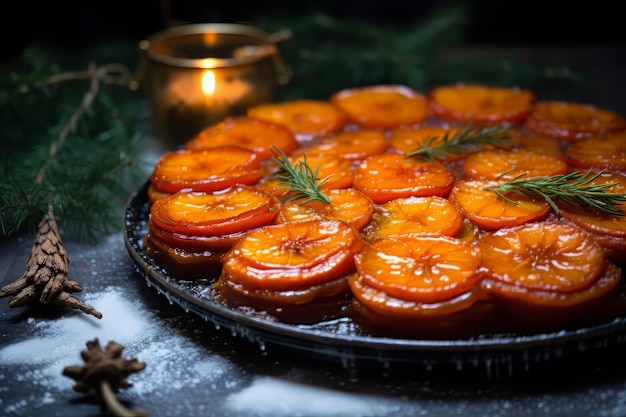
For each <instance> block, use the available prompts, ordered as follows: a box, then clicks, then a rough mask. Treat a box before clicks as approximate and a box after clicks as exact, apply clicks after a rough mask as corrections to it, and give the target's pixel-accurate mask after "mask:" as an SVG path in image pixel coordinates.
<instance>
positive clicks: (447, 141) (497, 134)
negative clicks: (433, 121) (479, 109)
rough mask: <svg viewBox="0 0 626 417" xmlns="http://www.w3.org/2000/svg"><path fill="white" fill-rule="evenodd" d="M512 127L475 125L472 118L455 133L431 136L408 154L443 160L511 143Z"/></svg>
mask: <svg viewBox="0 0 626 417" xmlns="http://www.w3.org/2000/svg"><path fill="white" fill-rule="evenodd" d="M509 130H510V128H509V127H508V126H505V125H502V124H499V125H496V126H491V127H481V126H478V127H474V125H473V123H472V121H471V120H470V121H469V122H468V123H467V124H466V125H461V126H459V128H458V129H457V131H456V133H454V134H453V135H450V134H449V131H448V132H446V133H445V134H444V135H443V137H442V138H441V140H440V141H439V140H437V139H438V138H437V137H436V136H433V137H430V138H428V139H426V140H425V141H424V143H423V144H422V145H421V146H420V147H419V148H417V149H414V150H412V151H410V152H407V156H410V157H414V156H421V157H424V158H426V159H428V160H429V161H434V160H437V159H438V160H443V159H446V158H449V157H450V156H452V155H454V154H459V153H467V152H472V151H478V150H480V149H484V147H485V146H489V145H491V146H495V147H502V146H503V145H506V144H508V143H509V140H510V135H509Z"/></svg>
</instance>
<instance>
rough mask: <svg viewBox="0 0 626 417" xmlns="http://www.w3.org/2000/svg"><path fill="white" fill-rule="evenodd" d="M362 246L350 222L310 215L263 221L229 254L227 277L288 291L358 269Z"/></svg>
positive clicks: (343, 275) (253, 286)
mask: <svg viewBox="0 0 626 417" xmlns="http://www.w3.org/2000/svg"><path fill="white" fill-rule="evenodd" d="M362 247H363V242H362V240H361V238H360V236H359V234H358V232H357V231H356V230H355V229H354V228H353V227H351V226H349V225H348V224H347V223H346V222H343V221H333V220H311V221H302V222H288V223H282V224H278V225H271V226H264V227H260V228H258V229H255V230H252V231H251V232H249V233H248V234H246V235H245V236H244V237H243V238H242V239H241V240H240V241H239V242H237V243H236V244H235V245H234V246H233V248H232V249H231V250H230V251H229V253H228V254H226V256H225V259H224V264H223V278H224V279H225V280H227V281H228V282H232V283H234V284H241V285H243V286H246V287H248V288H252V289H258V290H265V289H266V290H269V291H274V290H278V291H287V290H296V289H301V288H306V287H310V286H312V285H319V284H323V283H326V282H329V281H332V280H335V279H340V278H342V277H345V276H347V275H349V274H351V273H352V272H354V270H355V267H354V254H355V253H356V252H357V251H359V250H360V249H361V248H362Z"/></svg>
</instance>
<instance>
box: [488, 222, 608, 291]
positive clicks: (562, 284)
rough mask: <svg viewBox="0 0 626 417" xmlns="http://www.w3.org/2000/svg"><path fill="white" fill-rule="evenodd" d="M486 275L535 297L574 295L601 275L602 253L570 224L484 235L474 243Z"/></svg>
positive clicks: (536, 225) (526, 226)
mask: <svg viewBox="0 0 626 417" xmlns="http://www.w3.org/2000/svg"><path fill="white" fill-rule="evenodd" d="M478 246H479V248H480V251H481V252H482V255H483V266H484V268H485V270H486V274H487V276H488V277H489V278H491V279H492V280H494V281H499V282H504V283H506V284H510V285H514V286H516V287H518V288H524V289H528V290H533V291H554V292H557V293H573V292H576V291H581V290H584V289H585V288H588V287H590V286H591V285H593V284H594V283H595V282H596V281H597V280H598V279H599V278H600V276H602V274H604V271H605V268H606V263H607V260H606V256H605V254H604V251H603V250H602V248H601V247H600V246H599V245H598V244H597V243H596V242H595V241H594V240H593V239H592V238H591V237H590V236H589V234H588V233H586V232H584V231H583V230H582V229H581V228H579V227H578V226H575V225H574V224H573V223H571V222H569V221H545V222H534V223H527V224H524V225H522V226H516V227H510V228H504V229H500V230H497V231H494V232H490V233H486V234H484V235H483V236H482V238H481V239H480V241H479V242H478Z"/></svg>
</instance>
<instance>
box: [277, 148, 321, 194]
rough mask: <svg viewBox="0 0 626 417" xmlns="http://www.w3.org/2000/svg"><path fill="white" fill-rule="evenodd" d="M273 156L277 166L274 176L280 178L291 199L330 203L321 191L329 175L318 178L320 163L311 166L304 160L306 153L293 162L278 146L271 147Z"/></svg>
mask: <svg viewBox="0 0 626 417" xmlns="http://www.w3.org/2000/svg"><path fill="white" fill-rule="evenodd" d="M273 152H274V156H273V157H272V160H273V161H274V162H276V163H277V164H278V166H279V170H278V171H277V172H276V174H275V177H276V178H278V179H280V180H281V184H283V185H285V186H286V188H288V189H289V191H290V192H292V193H293V195H292V196H291V199H292V200H300V199H305V198H306V200H305V201H304V202H303V203H302V204H306V203H308V202H310V201H315V200H318V201H322V202H324V203H326V204H330V200H329V199H328V197H326V196H325V195H324V193H322V191H321V187H322V185H323V184H324V182H326V180H327V179H328V178H330V176H328V177H326V178H323V179H320V178H319V170H320V165H319V164H318V165H317V168H316V169H313V168H311V167H310V166H309V165H308V164H307V162H306V155H304V156H303V158H302V160H301V161H299V162H298V163H297V164H293V163H292V162H290V161H289V159H288V158H287V155H285V153H284V152H283V151H282V150H281V149H279V148H278V147H276V146H274V147H273Z"/></svg>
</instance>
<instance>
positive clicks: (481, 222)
mask: <svg viewBox="0 0 626 417" xmlns="http://www.w3.org/2000/svg"><path fill="white" fill-rule="evenodd" d="M498 184H499V182H498V181H487V180H464V181H457V182H456V183H455V184H454V186H453V187H452V190H451V191H450V196H449V198H450V201H452V202H454V203H455V204H456V205H457V206H458V207H459V210H460V211H461V213H462V214H463V216H464V217H466V218H467V219H468V220H470V221H471V222H472V223H474V224H475V225H476V226H478V227H479V228H481V229H483V230H495V229H499V228H502V227H511V226H519V225H522V224H524V223H528V222H531V221H536V220H542V219H544V218H546V217H547V216H548V214H549V213H550V206H549V205H548V203H546V202H545V201H544V200H541V199H537V200H532V199H528V198H525V197H522V196H519V195H517V194H514V193H508V194H506V197H507V198H509V199H510V200H512V201H514V202H515V203H516V204H513V203H511V202H508V201H506V200H504V199H503V198H500V197H499V196H498V195H497V194H496V193H495V192H493V191H491V190H488V189H487V187H490V186H496V185H498Z"/></svg>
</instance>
